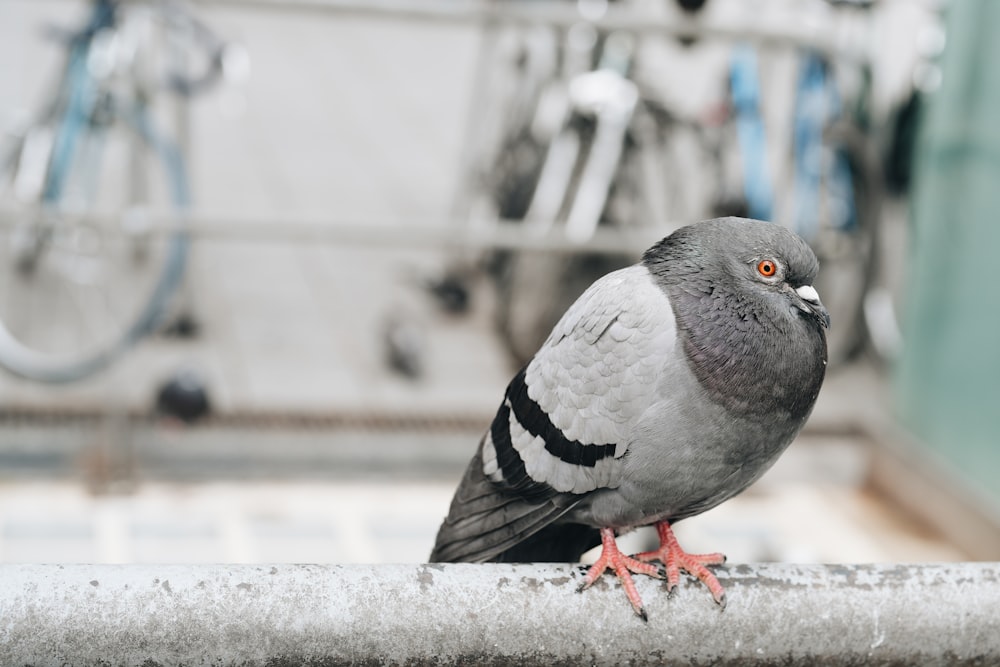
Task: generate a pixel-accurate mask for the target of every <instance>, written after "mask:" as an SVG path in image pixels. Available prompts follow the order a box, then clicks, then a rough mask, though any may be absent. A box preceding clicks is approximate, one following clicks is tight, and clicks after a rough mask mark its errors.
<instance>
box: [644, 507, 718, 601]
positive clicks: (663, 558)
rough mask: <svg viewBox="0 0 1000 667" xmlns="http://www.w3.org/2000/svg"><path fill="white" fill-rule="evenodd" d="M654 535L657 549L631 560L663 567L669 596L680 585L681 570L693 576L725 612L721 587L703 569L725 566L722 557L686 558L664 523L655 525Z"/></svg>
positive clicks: (712, 555) (705, 555)
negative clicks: (708, 566) (711, 566)
mask: <svg viewBox="0 0 1000 667" xmlns="http://www.w3.org/2000/svg"><path fill="white" fill-rule="evenodd" d="M656 532H657V534H658V535H659V536H660V548H659V549H657V550H656V551H646V552H643V553H641V554H636V556H635V558H636V559H638V560H640V561H643V562H648V561H651V560H658V561H660V562H661V563H663V565H664V567H665V568H666V570H667V590H669V591H670V593H671V594H673V592H674V590H675V589H676V588H677V584H678V583H680V579H681V570H684V571H685V572H687V573H688V574H691V575H694V576H695V577H697V578H698V580H699V581H701V582H702V583H703V584H705V586H707V587H708V590H709V592H711V594H712V598H713V599H714V600H715V601H716V602H717V603H718V604H719V606H720V607H722V608H723V609H725V608H726V591H725V590H723V588H722V584H720V583H719V580H718V579H716V578H715V575H714V574H712V573H711V572H710V571H709V570H708V568H707V567H705V566H706V565H722V564H723V563H725V562H726V557H725V556H724V555H723V554H720V553H713V554H689V553H688V552H686V551H684V550H683V549H681V545H680V544H678V543H677V538H676V537H675V536H674V531H673V530H672V529H671V528H670V524H669V523H668V522H666V521H661V522H660V523H658V524H656Z"/></svg>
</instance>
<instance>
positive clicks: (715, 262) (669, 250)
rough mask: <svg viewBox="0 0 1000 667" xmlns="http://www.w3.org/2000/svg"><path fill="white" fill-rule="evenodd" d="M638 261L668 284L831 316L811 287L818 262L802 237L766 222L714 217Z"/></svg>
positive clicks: (816, 318)
mask: <svg viewBox="0 0 1000 667" xmlns="http://www.w3.org/2000/svg"><path fill="white" fill-rule="evenodd" d="M643 261H644V262H645V263H646V265H647V266H649V267H650V270H652V271H653V272H654V274H659V275H660V276H661V277H662V278H663V279H665V280H666V281H667V282H668V283H674V284H678V285H679V284H684V285H685V286H686V288H687V289H688V290H690V289H694V290H700V289H702V288H704V287H706V286H709V287H710V288H711V289H712V290H713V291H714V290H718V291H721V292H735V293H736V294H737V295H742V296H744V297H748V298H749V302H748V303H749V304H750V306H751V307H753V310H754V311H755V312H757V313H758V314H759V315H762V314H763V313H761V312H760V311H761V310H762V309H761V308H759V307H754V306H761V305H763V304H770V305H772V306H775V307H777V308H778V311H785V312H787V311H789V310H790V311H791V312H792V313H795V314H797V315H799V316H804V317H806V318H807V319H809V320H811V321H813V322H815V323H816V324H819V325H821V326H822V327H823V328H828V327H829V326H830V315H829V314H828V313H827V311H826V308H824V307H823V304H822V302H821V301H820V298H819V293H818V292H817V291H816V289H815V288H814V287H813V286H812V284H813V281H814V280H815V279H816V274H817V272H818V271H819V261H818V260H817V259H816V255H815V254H814V253H813V251H812V249H811V248H810V247H809V245H808V244H807V243H806V242H805V241H804V240H802V238H801V237H799V236H798V235H796V234H794V233H793V232H791V231H789V230H788V229H786V228H785V227H783V226H781V225H778V224H774V223H771V222H762V221H760V220H748V219H746V218H717V219H715V220H706V221H705V222H701V223H698V224H695V225H689V226H687V227H682V228H681V229H679V230H677V231H676V232H674V233H673V234H671V235H670V236H668V237H667V238H665V239H664V240H663V241H661V242H660V243H658V244H656V245H655V246H653V247H652V248H650V249H649V250H647V251H646V254H645V256H644V258H643Z"/></svg>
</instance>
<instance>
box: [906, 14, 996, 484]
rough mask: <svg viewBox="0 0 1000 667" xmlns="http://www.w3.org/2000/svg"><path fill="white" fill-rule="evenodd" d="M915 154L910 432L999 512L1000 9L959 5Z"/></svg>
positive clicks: (908, 394) (909, 328) (908, 376)
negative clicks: (940, 79) (995, 504)
mask: <svg viewBox="0 0 1000 667" xmlns="http://www.w3.org/2000/svg"><path fill="white" fill-rule="evenodd" d="M947 28H948V45H947V48H946V50H945V53H944V57H943V61H942V67H943V73H944V80H943V84H942V86H941V88H940V89H939V90H938V92H937V93H936V94H935V95H934V96H933V97H932V98H931V99H930V100H929V104H928V105H927V114H926V116H925V118H924V119H923V120H924V123H923V127H922V130H921V137H920V142H919V144H918V149H917V151H918V152H917V159H918V163H917V166H916V181H915V189H914V194H913V202H912V203H913V218H914V220H913V221H914V237H915V242H914V247H913V257H914V261H913V264H912V269H911V274H910V280H911V283H910V292H909V302H908V308H907V317H906V322H905V331H906V346H905V349H904V353H903V358H902V359H901V363H900V366H899V369H898V373H897V377H896V380H897V382H896V396H897V399H898V401H897V402H898V406H899V411H900V415H901V417H902V419H903V421H904V423H905V425H906V426H907V427H908V428H909V429H910V430H912V431H913V432H914V433H916V434H917V435H918V436H919V437H920V439H921V440H922V441H923V442H925V443H926V444H927V445H928V446H929V447H930V448H932V449H933V450H934V451H935V452H936V453H937V454H938V455H939V457H940V458H942V459H944V460H947V461H949V462H951V463H952V464H954V468H955V469H956V470H957V472H959V474H960V475H961V476H962V477H963V478H964V479H966V480H967V481H968V482H969V483H970V484H971V485H973V486H975V487H978V488H979V489H981V490H984V491H986V492H987V493H989V494H990V495H992V496H993V497H994V498H996V499H997V501H998V504H1000V39H998V37H997V36H998V35H1000V1H998V0H959V1H958V2H953V3H952V4H951V8H950V10H949V15H948V19H947Z"/></svg>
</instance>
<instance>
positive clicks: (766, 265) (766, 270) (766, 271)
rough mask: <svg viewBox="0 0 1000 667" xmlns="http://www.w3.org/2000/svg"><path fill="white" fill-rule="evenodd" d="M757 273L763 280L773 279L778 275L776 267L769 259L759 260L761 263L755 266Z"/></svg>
mask: <svg viewBox="0 0 1000 667" xmlns="http://www.w3.org/2000/svg"><path fill="white" fill-rule="evenodd" d="M757 273H759V274H760V275H762V276H764V277H765V278H773V277H774V275H775V274H776V273H778V265H777V264H775V263H774V262H773V261H772V260H770V259H765V260H761V262H760V263H758V264H757Z"/></svg>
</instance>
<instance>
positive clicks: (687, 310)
mask: <svg viewBox="0 0 1000 667" xmlns="http://www.w3.org/2000/svg"><path fill="white" fill-rule="evenodd" d="M654 279H655V280H656V282H657V283H658V284H659V285H660V287H661V289H663V290H664V291H665V292H666V293H667V295H668V296H669V298H670V303H671V306H672V307H673V309H674V315H675V317H676V320H677V326H678V330H679V334H678V335H679V338H680V343H681V345H682V348H683V350H684V354H685V357H686V359H687V362H688V365H689V366H690V368H691V370H692V372H693V373H694V375H695V377H696V378H697V379H698V382H699V384H700V385H701V386H702V387H703V388H704V389H705V390H706V392H707V393H708V395H709V396H710V397H711V399H712V400H713V401H715V402H717V403H720V404H722V405H723V406H725V407H726V408H727V409H728V410H730V411H731V412H733V413H735V414H738V415H741V416H744V417H748V418H755V419H756V418H760V419H764V418H766V419H780V418H782V417H783V418H784V419H785V420H787V422H786V423H787V424H788V425H789V426H794V427H795V428H798V427H799V426H801V424H802V423H803V422H804V421H805V419H806V418H807V417H808V416H809V413H810V411H811V410H812V407H813V404H814V403H815V401H816V397H817V395H818V394H819V389H820V385H821V384H822V382H823V376H824V374H825V365H826V342H825V338H824V336H823V332H822V330H821V329H820V328H819V325H818V324H815V323H813V322H810V321H809V320H807V319H806V318H804V317H801V316H799V315H797V314H796V313H795V312H794V311H793V309H792V308H791V307H789V305H787V304H784V305H782V304H776V303H774V302H772V301H768V300H766V299H761V298H758V297H757V295H754V294H745V293H738V292H736V291H734V290H731V289H727V288H726V287H725V286H719V285H717V284H713V283H711V282H709V281H707V280H704V279H701V278H700V277H698V276H697V275H691V274H688V275H686V276H684V279H683V280H670V279H669V277H667V276H663V275H662V274H661V275H656V274H655V273H654Z"/></svg>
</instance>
